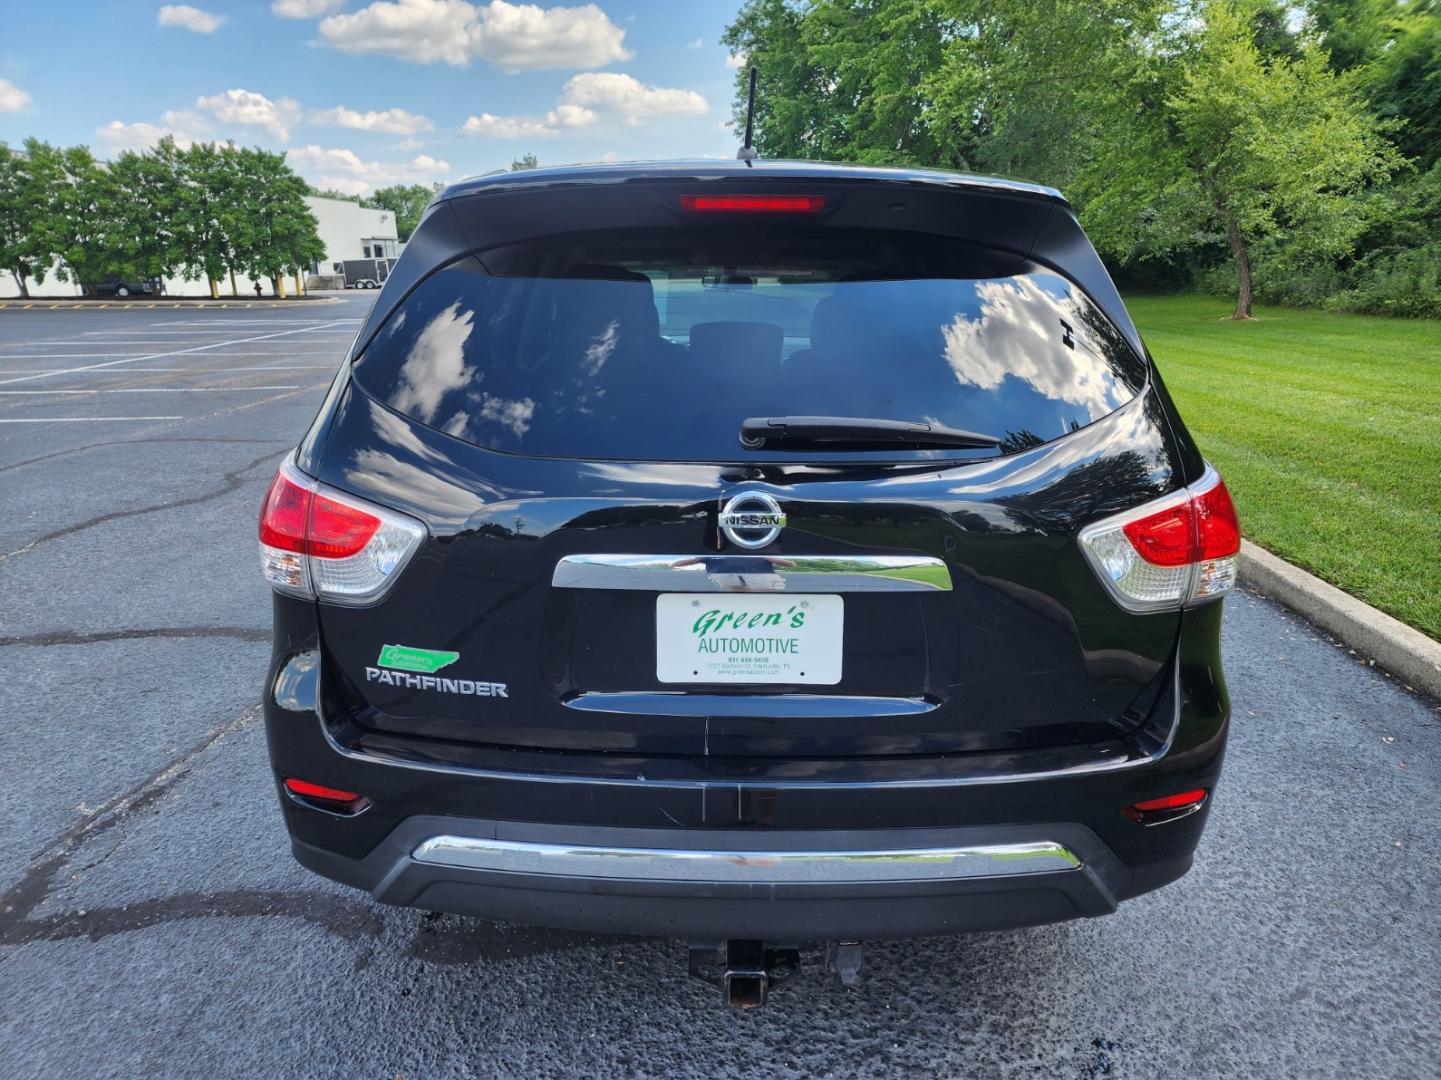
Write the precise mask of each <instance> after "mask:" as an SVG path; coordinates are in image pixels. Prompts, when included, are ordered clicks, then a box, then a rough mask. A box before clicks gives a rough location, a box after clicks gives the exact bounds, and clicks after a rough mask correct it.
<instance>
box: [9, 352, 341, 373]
mask: <svg viewBox="0 0 1441 1080" xmlns="http://www.w3.org/2000/svg"><path fill="white" fill-rule="evenodd" d="M4 359H5V357H3V356H0V360H4ZM334 370H335V365H334V364H258V365H255V364H252V365H249V366H246V367H217V368H189V367H132V368H126V369H125V372H126V374H129V373H130V372H134V371H144V372H146V373H156V372H162V371H163V372H169V373H170V374H175V375H226V374H229V373H230V372H232V371H334ZM69 371H73V369H70V368H21V367H17V368H0V375H64V374H66V373H67V372H69ZM73 373H74V374H76V375H105V374H108V372H105V371H85V370H80V371H74V372H73Z"/></svg>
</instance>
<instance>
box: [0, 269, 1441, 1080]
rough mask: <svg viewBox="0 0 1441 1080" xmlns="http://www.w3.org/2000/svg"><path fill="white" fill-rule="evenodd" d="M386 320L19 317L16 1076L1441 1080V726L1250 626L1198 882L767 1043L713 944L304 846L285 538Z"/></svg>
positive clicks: (882, 988)
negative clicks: (285, 612)
mask: <svg viewBox="0 0 1441 1080" xmlns="http://www.w3.org/2000/svg"><path fill="white" fill-rule="evenodd" d="M372 298H373V294H371V295H369V296H356V297H350V298H347V299H345V300H344V301H343V302H342V303H337V304H323V305H322V304H299V303H297V304H295V305H292V306H291V307H286V308H261V309H255V310H236V309H229V310H193V309H181V310H154V309H146V308H143V307H140V306H138V305H137V306H135V307H132V308H127V309H124V310H114V309H111V310H106V311H54V312H50V311H0V493H3V505H4V509H5V513H4V514H3V515H0V686H3V701H4V709H3V710H0V777H3V780H4V794H3V801H0V805H3V808H4V813H3V814H0V891H3V892H4V896H3V899H0V984H3V987H4V992H3V994H0V1075H3V1076H5V1077H7V1078H12V1077H13V1078H17V1080H19V1078H28V1077H60V1076H76V1077H111V1076H114V1077H122V1076H123V1077H131V1076H138V1075H143V1076H167V1077H168V1076H205V1077H207V1078H209V1077H214V1076H217V1075H219V1076H241V1075H247V1076H251V1075H253V1076H287V1077H289V1076H318V1077H325V1076H341V1075H344V1076H347V1077H356V1078H360V1077H376V1078H382V1077H385V1078H389V1077H396V1076H403V1077H406V1078H408V1080H409V1078H417V1077H440V1076H493V1075H508V1076H521V1075H524V1076H552V1075H555V1076H558V1075H586V1076H595V1075H608V1074H647V1075H666V1076H671V1075H678V1074H682V1073H699V1074H705V1075H718V1076H755V1075H767V1076H802V1075H851V1074H872V1075H888V1076H893V1075H898V1074H913V1073H940V1074H945V1075H954V1076H967V1077H991V1076H998V1077H1000V1076H1037V1077H1088V1078H1089V1077H1142V1078H1156V1077H1167V1076H1183V1075H1184V1076H1191V1077H1194V1076H1237V1077H1270V1076H1276V1077H1312V1076H1336V1077H1356V1076H1367V1077H1425V1076H1436V1075H1441V1049H1438V1036H1441V1019H1438V1018H1441V904H1438V903H1437V900H1436V898H1437V897H1438V896H1441V829H1438V827H1437V807H1438V806H1441V709H1438V706H1437V705H1436V703H1434V702H1430V701H1428V700H1426V699H1423V698H1421V697H1418V696H1416V695H1414V694H1411V693H1408V692H1407V691H1405V690H1404V689H1402V688H1401V687H1399V686H1397V685H1396V684H1395V683H1394V682H1392V681H1391V680H1389V679H1387V678H1385V677H1384V676H1382V675H1381V674H1379V673H1378V672H1376V671H1374V670H1371V669H1369V668H1367V667H1366V666H1364V665H1362V664H1360V663H1358V662H1357V661H1356V660H1355V659H1353V658H1352V657H1350V656H1349V655H1348V654H1347V652H1346V650H1345V649H1343V648H1340V647H1338V646H1336V645H1335V644H1333V643H1331V642H1329V641H1327V640H1326V639H1324V638H1323V637H1321V636H1320V635H1318V634H1317V633H1315V632H1314V631H1312V630H1311V629H1310V628H1308V627H1307V626H1306V625H1304V624H1303V623H1300V622H1299V621H1297V620H1296V619H1294V618H1292V617H1291V616H1289V615H1288V614H1286V613H1284V612H1283V611H1281V610H1280V609H1278V608H1276V607H1275V606H1273V605H1272V604H1271V603H1270V602H1268V601H1266V600H1264V599H1262V598H1260V597H1257V596H1254V595H1248V594H1240V595H1238V596H1236V597H1234V598H1233V599H1231V600H1230V601H1228V605H1229V610H1228V614H1227V630H1226V643H1225V644H1226V654H1227V663H1228V665H1229V666H1228V673H1229V677H1230V683H1231V690H1232V696H1233V701H1234V706H1235V723H1234V728H1233V734H1232V741H1231V750H1230V754H1229V760H1228V764H1227V773H1226V776H1225V779H1224V782H1223V784H1222V786H1221V788H1220V789H1219V791H1218V794H1217V798H1216V803H1215V808H1214V812H1213V814H1212V817H1211V825H1210V829H1209V832H1208V834H1207V836H1206V839H1205V841H1204V842H1203V844H1202V848H1201V851H1200V854H1199V857H1198V862H1197V865H1196V868H1195V869H1194V870H1193V872H1192V873H1191V874H1190V875H1189V876H1188V877H1186V878H1184V879H1183V880H1182V881H1180V882H1178V883H1177V884H1175V885H1173V886H1170V887H1169V888H1166V889H1164V890H1162V891H1161V892H1159V893H1155V894H1152V895H1149V896H1147V897H1144V898H1142V899H1140V900H1137V901H1134V902H1132V903H1130V904H1128V905H1126V906H1124V907H1123V908H1122V909H1121V911H1120V912H1119V913H1117V914H1116V915H1114V916H1111V917H1109V918H1105V919H1100V920H1094V921H1087V922H1081V923H1070V924H1065V925H1060V926H1053V927H1042V928H1038V929H1032V930H1025V931H1018V932H1012V933H998V934H982V935H974V936H970V937H961V938H946V939H932V940H925V941H914V942H891V943H880V944H876V945H873V946H872V947H871V948H869V950H868V952H867V956H866V966H865V969H864V973H863V976H862V979H861V982H860V983H859V985H857V986H856V987H854V988H851V989H849V990H845V989H841V988H839V987H836V986H832V985H831V984H829V983H828V982H827V981H825V980H824V979H823V978H822V976H821V975H820V973H819V971H818V969H817V953H816V951H815V950H811V951H810V952H808V954H807V961H808V968H807V970H806V971H804V972H803V974H802V975H801V976H800V977H799V978H798V979H797V980H796V981H794V982H793V983H792V984H791V985H789V986H787V987H786V988H784V989H782V990H780V991H778V992H777V994H776V995H775V996H774V997H773V999H772V1004H771V1005H770V1007H769V1008H767V1009H765V1010H762V1011H759V1012H755V1013H745V1014H741V1013H734V1012H729V1011H726V1010H724V1009H722V1008H721V1007H720V1006H719V1005H718V1002H717V1000H716V993H715V991H713V990H711V989H710V988H708V987H706V986H703V985H701V984H699V983H695V982H692V981H691V980H689V979H688V978H687V977H686V975H685V973H684V969H685V952H684V948H683V946H682V944H681V943H679V942H673V941H652V940H638V939H607V938H601V937H594V936H588V935H578V934H570V933H560V932H551V931H543V930H532V929H525V928H519V927H512V926H499V925H493V924H488V923H484V922H480V921H477V920H470V919H463V918H458V917H450V916H430V915H426V914H424V913H421V912H417V911H405V910H392V909H382V908H380V907H378V906H377V905H375V904H373V903H371V902H370V900H369V899H368V898H367V897H365V896H363V895H361V894H357V893H354V892H352V891H349V890H346V889H344V888H343V887H341V886H337V885H332V884H330V883H329V882H326V881H322V880H320V879H318V878H315V877H313V876H311V875H309V874H308V873H306V872H305V871H302V870H301V869H300V868H299V867H298V866H297V865H295V864H294V863H293V862H292V860H291V858H290V854H289V849H288V845H287V842H286V838H285V833H284V829H283V827H282V824H281V821H280V815H279V811H278V809H277V808H276V806H275V796H274V791H273V788H272V786H271V781H270V778H269V775H268V768H267V764H266V760H265V747H264V738H263V733H262V730H261V725H260V722H259V708H258V704H257V700H258V696H259V692H260V683H261V679H262V673H263V670H264V664H265V659H266V657H267V655H268V650H269V644H268V631H267V625H268V619H269V600H268V593H267V590H266V588H265V586H264V585H263V584H262V583H261V581H260V577H259V573H258V570H257V563H256V556H255V540H254V520H255V514H256V511H257V508H258V505H259V501H260V498H261V496H262V494H263V493H264V490H265V486H266V484H267V483H268V481H269V479H270V477H271V475H272V473H273V471H274V468H275V465H276V464H277V462H278V461H279V459H280V457H281V455H282V454H283V453H284V452H285V451H286V450H287V449H288V448H290V447H291V446H292V445H293V444H294V443H295V441H296V440H297V439H298V437H299V435H300V434H301V432H302V431H303V430H304V427H305V425H306V423H307V422H308V421H309V419H310V418H311V416H312V415H313V413H314V410H315V408H316V406H317V405H318V403H319V400H320V397H321V396H322V394H323V393H324V389H325V386H326V385H327V383H328V382H329V380H330V377H331V375H332V373H333V372H334V370H335V367H336V364H337V362H338V359H339V357H340V355H341V354H342V352H343V351H344V349H345V347H346V345H347V344H348V342H349V339H350V336H351V335H353V334H354V332H355V330H356V328H357V327H358V325H359V319H360V317H361V316H362V315H363V314H364V311H365V308H366V305H367V304H368V303H369V302H370V300H371V299H372Z"/></svg>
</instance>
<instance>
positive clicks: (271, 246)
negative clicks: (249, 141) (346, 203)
mask: <svg viewBox="0 0 1441 1080" xmlns="http://www.w3.org/2000/svg"><path fill="white" fill-rule="evenodd" d="M236 155H237V156H236V176H237V186H238V189H239V191H240V192H241V198H242V200H243V201H242V203H241V205H242V206H243V209H244V213H243V215H241V216H240V217H239V219H238V223H237V228H236V230H235V234H234V235H235V243H236V251H235V260H236V265H237V266H238V267H239V268H240V269H243V270H244V271H245V272H246V273H247V274H248V275H249V276H250V277H252V278H255V279H257V280H259V279H261V278H269V279H270V281H271V286H272V288H273V289H274V291H275V295H276V296H280V297H284V295H285V283H284V280H283V277H284V275H285V274H286V273H296V272H298V270H299V268H300V267H302V266H305V265H306V264H308V263H310V262H313V261H314V260H316V259H319V258H320V257H321V256H323V255H324V254H325V248H324V245H323V244H322V243H321V240H320V235H319V233H318V232H317V231H316V230H317V226H316V221H315V216H314V215H313V214H312V213H311V212H310V208H309V207H308V206H307V205H306V204H305V196H306V195H307V194H308V193H309V191H310V188H309V186H308V185H307V184H306V183H305V181H304V180H302V179H301V178H300V177H299V176H297V175H296V173H295V172H294V171H293V170H292V169H291V168H290V166H289V165H287V164H286V163H285V155H284V154H273V153H270V152H268V151H265V150H261V149H258V148H255V149H241V150H238V151H236Z"/></svg>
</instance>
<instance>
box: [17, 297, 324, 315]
mask: <svg viewBox="0 0 1441 1080" xmlns="http://www.w3.org/2000/svg"><path fill="white" fill-rule="evenodd" d="M338 303H340V300H339V299H337V298H336V297H334V296H317V297H315V298H314V299H311V298H309V297H306V298H305V299H303V300H240V299H230V300H203V299H200V298H198V297H197V298H196V299H193V300H186V299H171V300H140V299H130V300H47V299H43V298H42V299H39V300H15V299H5V300H0V311H12V310H13V311H150V310H152V309H154V308H232V309H234V308H295V307H312V306H318V305H321V304H338Z"/></svg>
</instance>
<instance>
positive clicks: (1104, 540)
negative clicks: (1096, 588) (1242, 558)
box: [1080, 465, 1241, 611]
mask: <svg viewBox="0 0 1441 1080" xmlns="http://www.w3.org/2000/svg"><path fill="white" fill-rule="evenodd" d="M1080 541H1081V550H1082V551H1084V552H1085V553H1086V558H1087V559H1088V560H1089V561H1090V563H1091V567H1092V568H1093V569H1094V570H1095V571H1096V575H1097V576H1098V577H1099V578H1100V579H1101V582H1102V583H1103V584H1104V585H1105V586H1106V588H1107V589H1108V590H1109V591H1110V593H1111V595H1112V596H1113V597H1115V599H1116V602H1117V603H1119V604H1120V605H1121V606H1122V607H1124V608H1126V609H1127V610H1128V611H1165V610H1174V609H1176V608H1178V607H1182V606H1184V605H1186V604H1190V603H1195V602H1197V601H1201V600H1209V599H1212V598H1214V597H1218V596H1221V595H1223V594H1224V593H1226V592H1228V591H1229V590H1230V589H1231V588H1232V586H1234V585H1235V584H1236V558H1237V554H1238V553H1239V552H1240V550H1241V525H1240V521H1239V520H1238V519H1237V517H1236V507H1235V505H1234V504H1233V503H1232V502H1231V495H1230V493H1229V492H1228V491H1227V490H1226V485H1225V484H1224V483H1222V482H1221V477H1220V475H1219V474H1217V472H1216V470H1215V469H1213V468H1211V467H1210V466H1209V465H1208V466H1206V472H1205V475H1203V476H1202V477H1201V479H1200V480H1198V481H1196V483H1194V484H1192V485H1191V486H1190V487H1188V488H1186V489H1184V490H1183V491H1179V492H1176V493H1175V494H1174V495H1168V496H1166V497H1165V498H1163V499H1158V500H1157V501H1156V502H1153V503H1147V504H1146V505H1144V506H1140V507H1137V508H1136V509H1134V510H1130V511H1127V512H1126V513H1124V514H1118V515H1116V516H1115V517H1110V518H1106V519H1105V520H1103V521H1098V522H1096V523H1095V524H1092V525H1088V526H1086V528H1084V529H1082V530H1081V535H1080Z"/></svg>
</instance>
